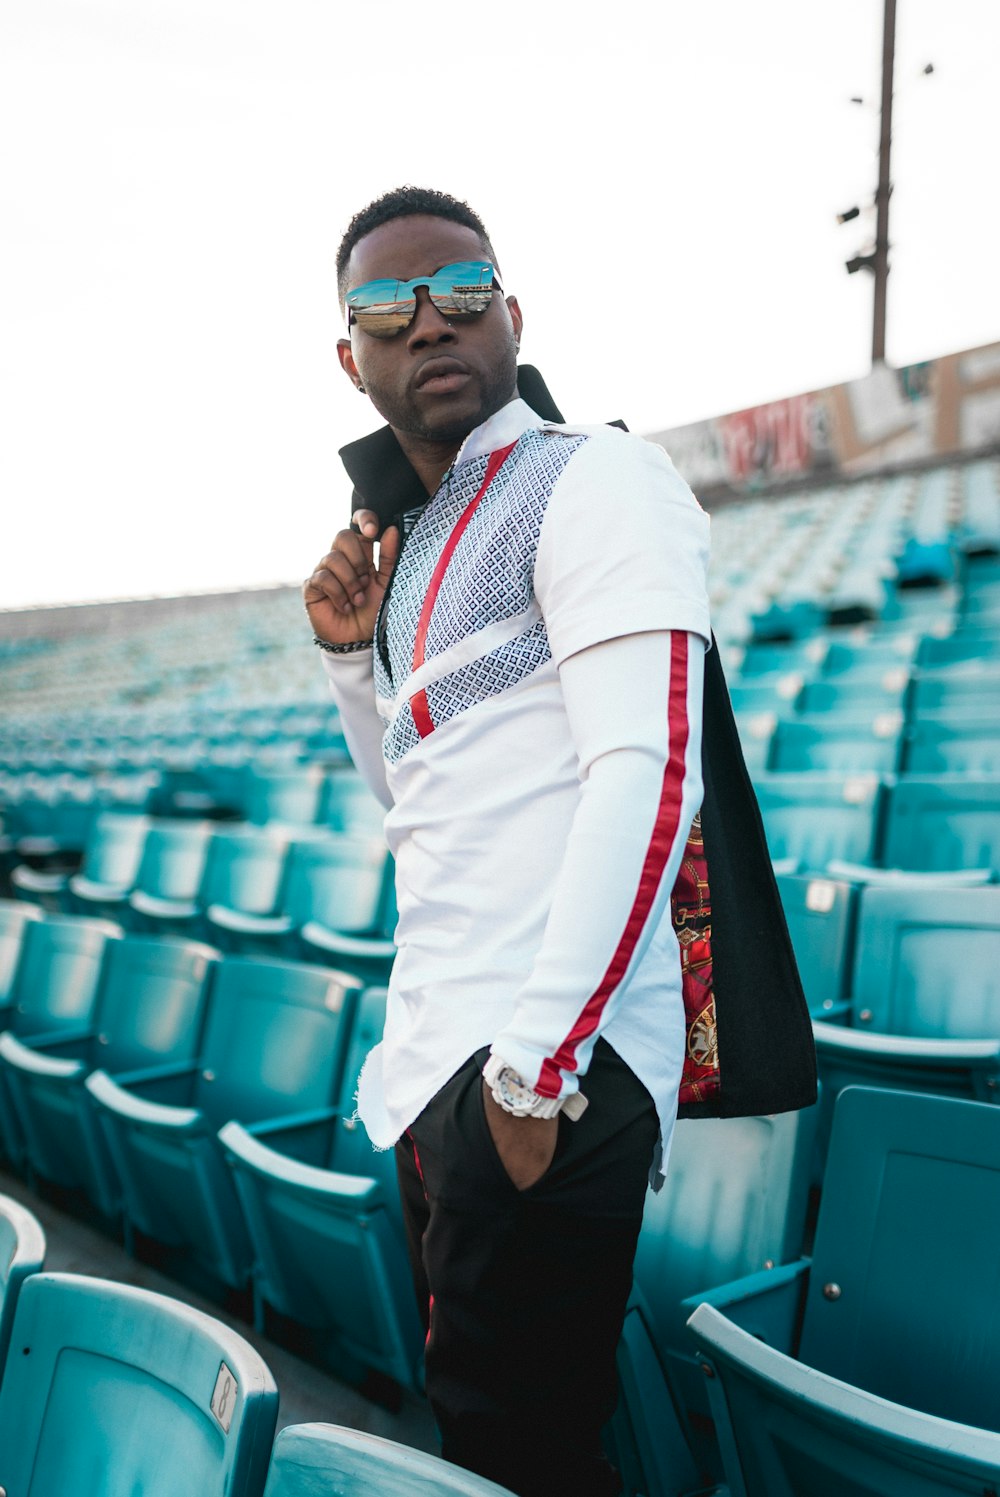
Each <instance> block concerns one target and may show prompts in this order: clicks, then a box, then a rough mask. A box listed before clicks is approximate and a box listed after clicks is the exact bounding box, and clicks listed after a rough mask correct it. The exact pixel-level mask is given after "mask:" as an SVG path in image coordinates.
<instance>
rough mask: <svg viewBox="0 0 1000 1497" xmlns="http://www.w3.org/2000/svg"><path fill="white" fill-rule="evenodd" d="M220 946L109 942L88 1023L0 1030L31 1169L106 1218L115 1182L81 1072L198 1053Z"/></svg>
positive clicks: (112, 1210)
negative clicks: (76, 1193)
mask: <svg viewBox="0 0 1000 1497" xmlns="http://www.w3.org/2000/svg"><path fill="white" fill-rule="evenodd" d="M217 959H218V953H217V952H215V951H213V950H212V948H211V947H209V946H203V945H200V944H198V943H196V942H193V941H180V940H173V939H169V938H168V939H161V938H157V937H151V936H128V937H126V939H125V940H124V941H119V942H114V943H112V945H110V946H109V948H108V951H107V958H106V960H105V963H104V968H103V972H102V975H101V983H100V989H99V991H98V994H97V1000H96V1003H95V1007H94V1013H93V1019H92V1023H91V1024H90V1025H89V1026H86V1027H84V1028H83V1029H82V1030H81V1031H79V1032H76V1033H72V1034H68V1035H67V1034H64V1035H62V1036H60V1035H59V1034H48V1035H46V1034H38V1035H34V1036H32V1037H31V1038H30V1039H26V1040H20V1039H18V1038H17V1037H16V1036H15V1035H13V1034H10V1033H5V1034H0V1069H2V1071H3V1075H4V1081H5V1084H6V1085H7V1087H8V1088H9V1090H10V1094H11V1097H12V1099H13V1103H14V1107H15V1110H16V1112H17V1115H18V1120H19V1123H20V1127H21V1130H22V1134H23V1138H24V1156H25V1163H26V1165H27V1167H28V1170H29V1174H30V1175H32V1176H40V1177H41V1178H42V1179H44V1180H49V1181H53V1182H55V1183H56V1184H59V1185H62V1186H64V1187H68V1188H73V1189H77V1190H81V1191H83V1192H85V1193H86V1195H87V1196H88V1197H89V1199H90V1201H91V1202H92V1203H93V1205H94V1206H95V1207H96V1208H97V1210H98V1211H99V1212H100V1213H101V1214H102V1215H103V1216H105V1217H106V1218H112V1217H114V1216H115V1215H117V1213H118V1211H119V1210H120V1207H121V1187H120V1184H119V1181H118V1177H117V1175H116V1173H115V1169H114V1165H113V1162H112V1160H111V1157H110V1155H109V1153H108V1148H107V1144H106V1142H105V1139H104V1135H103V1133H102V1131H101V1128H100V1126H99V1124H98V1120H97V1117H96V1115H95V1112H94V1107H93V1103H92V1102H91V1099H90V1095H89V1093H88V1092H87V1090H86V1088H85V1087H84V1080H85V1078H86V1077H87V1076H88V1075H89V1073H90V1072H91V1071H92V1070H94V1069H95V1068H96V1067H98V1066H101V1067H102V1068H103V1069H105V1070H110V1071H111V1072H112V1073H119V1072H129V1071H135V1070H140V1069H144V1068H147V1067H150V1066H154V1065H157V1066H162V1065H177V1064H178V1063H190V1062H191V1061H192V1060H193V1059H194V1057H195V1056H196V1055H197V1054H198V1050H199V1046H200V1042H201V1036H202V1028H203V1025H204V1020H205V1012H206V1006H207V1001H208V993H209V982H210V978H211V974H212V971H213V970H214V967H215V964H216V961H217Z"/></svg>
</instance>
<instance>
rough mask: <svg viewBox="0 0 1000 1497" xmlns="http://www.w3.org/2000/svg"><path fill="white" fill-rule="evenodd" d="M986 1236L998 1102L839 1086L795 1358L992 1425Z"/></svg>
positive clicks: (998, 1335) (994, 1235) (999, 1131)
mask: <svg viewBox="0 0 1000 1497" xmlns="http://www.w3.org/2000/svg"><path fill="white" fill-rule="evenodd" d="M998 1238H1000V1108H996V1107H989V1106H985V1105H983V1104H982V1103H978V1102H961V1101H956V1100H954V1099H952V1098H945V1097H932V1096H920V1095H917V1094H915V1093H908V1092H883V1091H878V1090H874V1089H869V1088H865V1087H849V1088H848V1089H847V1090H846V1091H844V1092H842V1093H841V1095H840V1097H839V1099H838V1101H837V1106H836V1109H835V1111H834V1123H833V1132H832V1136H831V1140H830V1152H829V1155H828V1158H827V1165H826V1173H825V1177H824V1185H823V1195H822V1199H821V1202H820V1213H819V1219H818V1222H817V1226H816V1240H815V1245H814V1250H813V1262H812V1270H811V1273H810V1280H809V1290H808V1296H807V1300H806V1308H805V1319H804V1322H803V1330H802V1338H801V1343H800V1348H799V1356H800V1359H801V1360H802V1361H803V1362H805V1363H806V1364H807V1366H810V1367H816V1368H818V1369H819V1370H820V1371H822V1372H825V1373H827V1374H828V1375H829V1376H831V1377H835V1378H840V1379H842V1380H843V1381H844V1382H848V1383H853V1384H854V1385H855V1386H857V1387H859V1388H863V1389H866V1390H868V1391H869V1392H871V1393H874V1394H877V1395H878V1396H879V1397H881V1398H886V1399H891V1400H892V1401H893V1402H895V1403H901V1404H904V1405H906V1406H907V1407H908V1408H912V1409H919V1410H921V1411H922V1412H924V1413H927V1414H934V1415H937V1416H938V1417H940V1418H943V1419H953V1420H957V1421H958V1422H959V1423H962V1424H972V1425H979V1426H980V1427H981V1428H983V1429H991V1430H998V1429H1000V1403H998V1400H997V1396H996V1389H997V1386H998V1382H1000V1255H998V1253H997V1248H996V1244H997V1241H998ZM949 1286H954V1292H948V1290H949Z"/></svg>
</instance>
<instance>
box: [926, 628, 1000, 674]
mask: <svg viewBox="0 0 1000 1497" xmlns="http://www.w3.org/2000/svg"><path fill="white" fill-rule="evenodd" d="M984 663H989V664H991V665H1000V629H975V628H971V629H967V628H958V629H956V630H955V631H954V633H952V634H948V635H946V636H945V637H944V638H943V639H939V638H937V637H936V636H934V635H925V636H924V638H923V639H922V640H921V641H920V645H919V647H918V650H917V665H918V666H919V667H920V668H921V670H942V669H944V668H947V667H949V666H950V667H955V666H965V665H969V664H971V665H974V666H981V665H982V664H984Z"/></svg>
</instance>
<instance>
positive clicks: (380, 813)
mask: <svg viewBox="0 0 1000 1497" xmlns="http://www.w3.org/2000/svg"><path fill="white" fill-rule="evenodd" d="M319 819H320V820H321V821H323V822H325V823H326V824H327V826H330V827H333V829H334V830H335V831H338V832H343V833H345V834H346V835H347V836H350V837H371V836H381V834H382V823H383V822H384V821H385V809H384V807H383V806H381V805H379V803H378V801H377V800H376V799H375V797H374V795H373V794H372V793H371V791H370V790H369V789H368V786H367V785H366V784H365V782H364V780H363V779H362V778H361V776H360V775H359V774H358V773H357V772H356V771H355V770H353V769H351V770H337V771H335V772H334V773H333V774H331V775H330V776H329V777H328V779H327V783H326V794H325V796H324V800H323V805H322V807H321V809H320V813H319Z"/></svg>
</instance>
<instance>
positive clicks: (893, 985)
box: [814, 884, 1000, 1160]
mask: <svg viewBox="0 0 1000 1497" xmlns="http://www.w3.org/2000/svg"><path fill="white" fill-rule="evenodd" d="M998 952H1000V887H997V886H996V885H990V886H984V887H979V888H950V887H946V886H938V887H934V886H929V887H928V886H927V885H921V886H916V887H914V886H907V885H905V884H903V885H899V886H896V887H893V886H891V885H886V886H875V887H871V888H867V889H865V890H863V891H862V895H861V907H860V915H859V920H858V937H857V953H856V957H855V964H854V981H853V991H852V994H851V997H850V1003H849V1007H850V1011H851V1014H852V1021H853V1026H854V1027H853V1028H844V1027H841V1026H839V1025H829V1024H825V1023H816V1024H815V1025H814V1032H815V1037H816V1053H817V1059H818V1063H819V1072H820V1077H821V1080H822V1084H823V1085H822V1095H821V1102H820V1109H821V1113H820V1127H819V1133H818V1150H819V1157H820V1160H821V1159H822V1155H823V1152H824V1150H825V1146H826V1140H827V1138H828V1136H829V1131H830V1118H831V1115H832V1112H833V1108H834V1103H835V1100H836V1098H837V1096H838V1095H839V1094H840V1092H841V1091H843V1090H844V1088H845V1087H848V1086H853V1085H859V1084H860V1085H865V1086H879V1087H885V1088H892V1089H899V1090H905V1091H922V1092H933V1093H937V1094H939V1095H945V1096H957V1097H966V1098H973V1099H977V1100H979V1101H983V1102H1000V962H998V960H997V954H998Z"/></svg>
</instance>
